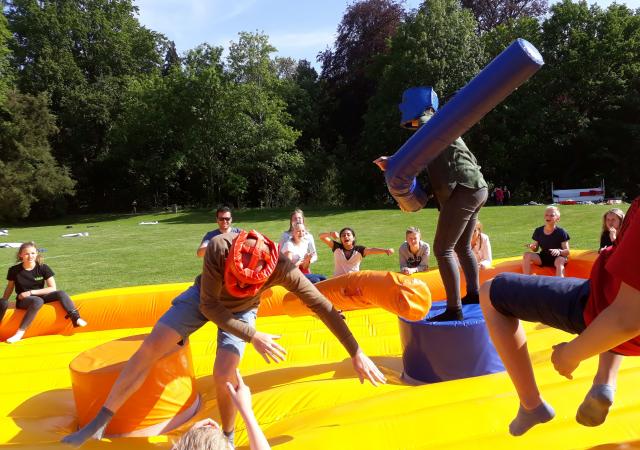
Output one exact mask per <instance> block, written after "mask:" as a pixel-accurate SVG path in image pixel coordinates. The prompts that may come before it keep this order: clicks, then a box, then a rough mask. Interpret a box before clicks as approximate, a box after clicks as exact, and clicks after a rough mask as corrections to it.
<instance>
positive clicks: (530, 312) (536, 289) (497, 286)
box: [489, 273, 589, 334]
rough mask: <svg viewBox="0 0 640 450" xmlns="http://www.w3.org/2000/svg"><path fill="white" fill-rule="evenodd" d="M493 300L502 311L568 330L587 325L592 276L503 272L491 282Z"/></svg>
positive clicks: (577, 330) (579, 331) (576, 329)
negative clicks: (566, 276)
mask: <svg viewBox="0 0 640 450" xmlns="http://www.w3.org/2000/svg"><path fill="white" fill-rule="evenodd" d="M489 296H490V297H491V304H492V305H493V307H494V308H495V309H496V310H497V311H499V312H500V313H502V314H504V315H506V316H511V317H515V318H517V319H521V320H526V321H527V322H540V323H543V324H545V325H549V326H550V327H553V328H558V329H559V330H564V331H566V332H568V333H573V334H580V333H581V332H582V331H583V330H584V329H585V324H584V318H583V315H582V314H583V312H584V308H585V305H586V304H587V299H588V298H589V280H585V279H582V278H559V277H545V276H532V275H521V274H518V273H501V274H499V275H498V276H496V277H495V278H494V279H493V281H492V283H491V290H490V292H489Z"/></svg>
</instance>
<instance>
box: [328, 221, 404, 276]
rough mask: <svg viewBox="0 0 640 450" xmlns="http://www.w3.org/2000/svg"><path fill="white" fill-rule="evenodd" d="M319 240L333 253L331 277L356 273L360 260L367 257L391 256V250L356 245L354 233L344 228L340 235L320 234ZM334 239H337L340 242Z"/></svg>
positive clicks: (332, 233) (333, 232) (332, 232)
mask: <svg viewBox="0 0 640 450" xmlns="http://www.w3.org/2000/svg"><path fill="white" fill-rule="evenodd" d="M320 239H321V240H322V242H324V243H325V244H327V245H328V246H329V248H330V249H331V251H332V252H333V260H334V264H335V266H334V269H333V276H334V277H337V276H338V275H344V274H345V273H349V272H358V271H359V270H360V262H361V261H362V258H364V257H365V256H369V255H381V254H387V255H393V252H394V250H393V249H392V248H379V247H364V246H362V245H356V232H355V231H353V229H352V228H349V227H345V228H343V229H342V230H340V233H337V232H335V231H331V232H328V233H320ZM334 239H339V240H340V242H337V241H335V240H334Z"/></svg>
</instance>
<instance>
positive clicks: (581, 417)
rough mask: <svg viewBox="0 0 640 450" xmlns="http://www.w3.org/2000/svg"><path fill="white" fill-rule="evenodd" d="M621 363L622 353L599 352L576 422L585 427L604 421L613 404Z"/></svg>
mask: <svg viewBox="0 0 640 450" xmlns="http://www.w3.org/2000/svg"><path fill="white" fill-rule="evenodd" d="M621 363H622V355H619V354H616V353H612V352H606V353H601V354H600V356H599V360H598V371H597V372H596V375H595V377H594V378H593V385H592V386H591V389H590V390H589V392H587V395H586V397H585V398H584V400H583V401H582V403H581V404H580V406H579V407H578V411H577V413H576V421H577V422H578V423H580V424H582V425H584V426H587V427H595V426H598V425H601V424H603V423H604V421H605V419H606V418H607V414H609V408H610V407H611V405H613V399H614V396H615V393H616V384H617V379H618V371H619V370H620V364H621Z"/></svg>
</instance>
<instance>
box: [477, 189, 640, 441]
mask: <svg viewBox="0 0 640 450" xmlns="http://www.w3.org/2000/svg"><path fill="white" fill-rule="evenodd" d="M639 207H640V197H638V198H636V199H635V200H634V201H633V204H632V205H631V207H630V208H629V211H628V213H627V216H626V218H625V220H624V223H623V224H622V228H621V230H620V233H619V235H618V238H617V239H616V242H615V243H614V245H613V246H611V247H606V248H605V249H603V250H602V252H600V255H599V256H598V258H597V259H596V261H595V262H594V263H593V267H592V269H591V273H590V275H589V278H588V279H581V278H557V277H529V276H526V275H520V274H516V273H501V274H499V275H498V276H496V277H495V278H494V279H493V280H489V281H487V282H486V283H484V284H483V285H482V288H481V289H480V306H481V307H482V312H483V314H484V318H485V320H486V323H487V328H488V330H489V335H490V336H491V340H492V341H493V344H494V345H495V347H496V350H497V351H498V353H499V355H500V358H501V359H502V362H503V363H504V366H505V367H506V369H507V373H508V374H509V377H510V378H511V381H512V382H513V385H514V387H515V389H516V392H517V394H518V398H519V400H520V407H519V409H518V413H517V415H516V417H515V419H514V420H513V421H512V422H511V424H510V425H509V432H510V433H511V434H512V435H514V436H520V435H522V434H524V433H526V432H527V430H529V429H530V428H531V427H533V426H535V425H537V424H540V423H544V422H548V421H550V420H551V419H553V417H554V416H555V412H554V410H553V408H552V407H551V405H549V404H548V403H547V402H545V401H544V400H543V398H542V396H541V394H540V391H539V389H538V385H537V383H536V379H535V374H534V372H533V366H532V364H531V358H530V356H529V352H528V350H527V336H526V334H525V332H524V329H523V327H522V324H521V323H520V320H526V321H528V322H541V323H543V324H546V325H548V326H551V327H553V328H558V329H560V330H564V331H567V332H569V333H573V334H578V337H576V338H575V339H573V340H572V341H571V342H569V343H563V344H559V345H556V346H554V347H553V353H552V355H551V362H552V363H553V366H554V367H555V369H556V370H557V371H558V373H559V374H560V375H563V376H565V377H567V378H569V379H571V377H572V373H573V371H574V370H575V369H576V368H577V367H578V365H579V364H580V362H581V361H583V360H585V359H587V358H590V357H591V356H595V355H598V354H599V355H600V356H599V364H598V370H597V372H596V375H595V377H594V379H593V385H592V386H591V389H590V390H589V392H588V393H587V395H586V397H585V399H584V401H583V402H582V404H581V405H580V406H579V407H578V411H577V414H576V420H577V421H578V423H580V424H582V425H585V426H597V425H600V424H602V423H603V422H604V421H605V419H606V417H607V414H608V412H609V408H610V407H611V405H612V404H613V399H614V394H615V389H616V378H617V374H618V369H619V367H620V363H621V361H622V355H627V356H638V355H640V320H638V317H640V271H639V270H638V269H637V266H636V265H635V261H636V260H637V255H638V252H640V214H639V213H638V208H639Z"/></svg>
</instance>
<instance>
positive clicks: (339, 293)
mask: <svg viewBox="0 0 640 450" xmlns="http://www.w3.org/2000/svg"><path fill="white" fill-rule="evenodd" d="M315 286H316V287H317V288H318V290H319V291H320V292H321V293H322V294H323V295H324V296H325V297H327V298H328V299H329V300H330V301H331V303H333V305H334V306H335V307H336V308H337V309H341V310H343V311H350V310H355V309H365V308H372V307H376V306H377V307H379V308H383V309H386V310H387V311H389V312H392V313H394V314H396V315H398V316H400V317H402V318H404V319H407V320H420V319H422V318H423V317H424V316H425V315H426V314H427V313H428V312H429V309H430V308H431V292H430V291H429V288H428V287H427V285H426V283H425V282H424V281H422V280H419V279H418V278H412V277H410V276H407V275H403V274H401V273H397V272H383V271H378V270H363V271H361V272H352V273H348V274H345V275H341V276H339V277H335V278H330V279H328V280H326V281H322V282H320V283H317V284H316V285H315ZM283 306H284V311H285V312H286V313H287V314H288V315H290V316H301V315H308V314H309V309H308V308H307V307H306V306H305V305H304V303H302V301H301V300H300V299H299V298H298V296H297V295H295V294H292V293H291V292H288V293H286V294H285V295H284V299H283Z"/></svg>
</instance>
